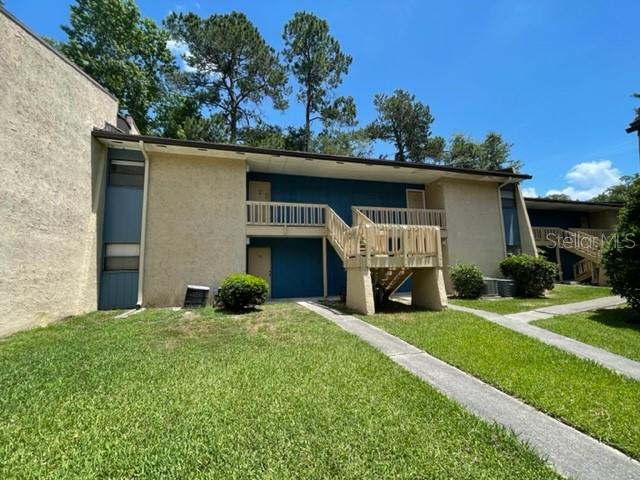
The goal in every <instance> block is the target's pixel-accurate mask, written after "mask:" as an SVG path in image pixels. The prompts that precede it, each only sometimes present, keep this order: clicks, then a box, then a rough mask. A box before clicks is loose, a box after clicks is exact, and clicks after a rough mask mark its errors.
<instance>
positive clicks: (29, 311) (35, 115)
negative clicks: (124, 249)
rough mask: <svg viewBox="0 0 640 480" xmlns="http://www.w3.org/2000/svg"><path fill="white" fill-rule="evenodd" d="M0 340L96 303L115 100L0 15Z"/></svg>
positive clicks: (93, 308)
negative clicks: (103, 137) (100, 134)
mask: <svg viewBox="0 0 640 480" xmlns="http://www.w3.org/2000/svg"><path fill="white" fill-rule="evenodd" d="M0 38H1V39H2V41H1V42H0V125H2V127H1V129H2V134H0V186H1V187H0V335H6V334H9V333H12V332H15V331H18V330H22V329H25V328H29V327H32V326H36V325H42V324H46V323H48V322H50V321H53V320H56V319H59V318H62V317H65V316H68V315H73V314H79V313H83V312H86V311H90V310H95V309H96V306H97V297H98V293H97V284H98V282H97V272H98V268H97V266H98V257H99V255H98V249H97V244H98V239H99V234H100V232H99V225H100V223H101V219H100V215H101V208H102V205H101V203H102V202H101V199H102V196H101V190H102V187H103V184H104V175H102V173H103V170H104V167H105V164H104V159H105V150H104V148H102V146H101V145H99V144H98V143H97V142H96V141H94V140H93V139H92V137H91V130H92V129H93V128H94V127H100V128H102V127H103V126H104V122H105V121H108V122H110V123H115V120H116V115H117V109H118V105H117V101H116V100H115V99H114V98H113V97H111V96H110V95H108V94H107V93H106V92H105V91H103V90H102V89H100V88H99V87H98V86H97V85H96V84H95V83H94V82H92V81H91V80H89V79H88V78H87V77H86V76H84V75H83V74H81V73H80V72H79V71H78V70H77V69H75V68H74V67H72V66H71V65H69V63H67V62H66V61H65V60H63V59H62V58H61V57H59V56H58V55H56V54H55V53H54V52H53V51H51V50H50V49H49V48H48V47H46V46H45V45H43V44H42V43H41V41H40V40H38V39H36V38H35V37H34V36H32V35H31V34H30V33H29V32H28V31H27V30H26V29H25V28H23V27H22V26H20V25H19V24H17V23H16V22H14V21H13V20H12V19H11V18H9V17H8V16H7V15H6V14H5V13H3V12H1V11H0Z"/></svg>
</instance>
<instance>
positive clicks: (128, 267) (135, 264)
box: [104, 243, 140, 272]
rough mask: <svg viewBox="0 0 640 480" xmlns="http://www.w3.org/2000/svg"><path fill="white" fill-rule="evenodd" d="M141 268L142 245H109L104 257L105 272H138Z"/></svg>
mask: <svg viewBox="0 0 640 480" xmlns="http://www.w3.org/2000/svg"><path fill="white" fill-rule="evenodd" d="M139 266H140V245H139V244H137V243H108V244H107V248H106V249H105V255H104V271H105V272H113V271H137V270H138V268H139Z"/></svg>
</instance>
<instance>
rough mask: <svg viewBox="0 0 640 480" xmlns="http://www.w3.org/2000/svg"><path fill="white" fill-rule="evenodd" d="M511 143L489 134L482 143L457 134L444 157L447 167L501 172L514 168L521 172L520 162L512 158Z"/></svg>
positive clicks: (497, 134) (499, 136)
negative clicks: (503, 169) (504, 169)
mask: <svg viewBox="0 0 640 480" xmlns="http://www.w3.org/2000/svg"><path fill="white" fill-rule="evenodd" d="M511 147H512V145H511V144H510V143H506V142H505V141H504V140H503V138H502V135H500V134H499V133H496V132H489V133H487V135H486V136H485V138H484V140H483V141H481V142H476V141H474V140H473V139H471V138H470V137H467V136H465V135H462V134H455V135H453V136H452V137H451V139H450V140H449V145H448V149H447V150H446V151H445V152H444V154H443V156H442V162H443V163H444V164H446V165H451V166H454V167H461V168H474V169H479V170H500V169H502V168H513V169H514V170H519V169H520V167H521V164H520V162H518V161H517V160H513V159H511V158H510V155H511Z"/></svg>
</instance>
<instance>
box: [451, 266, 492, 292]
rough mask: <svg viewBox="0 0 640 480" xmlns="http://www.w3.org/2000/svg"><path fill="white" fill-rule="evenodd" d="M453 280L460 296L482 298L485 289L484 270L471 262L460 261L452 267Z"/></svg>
mask: <svg viewBox="0 0 640 480" xmlns="http://www.w3.org/2000/svg"><path fill="white" fill-rule="evenodd" d="M450 275H451V281H452V282H453V288H455V290H456V293H457V294H458V297H460V298H472V299H473V298H480V295H482V292H483V291H484V280H483V276H482V270H480V267H478V266H477V265H474V264H471V263H459V264H457V265H454V266H453V267H452V268H451V273H450Z"/></svg>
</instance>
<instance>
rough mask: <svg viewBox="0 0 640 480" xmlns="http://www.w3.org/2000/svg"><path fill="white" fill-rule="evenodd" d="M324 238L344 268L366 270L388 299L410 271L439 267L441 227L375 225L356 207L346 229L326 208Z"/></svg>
mask: <svg viewBox="0 0 640 480" xmlns="http://www.w3.org/2000/svg"><path fill="white" fill-rule="evenodd" d="M326 209H327V210H326V225H327V239H328V240H329V243H330V244H331V246H333V248H334V249H335V251H336V252H337V253H338V255H339V256H340V258H341V260H342V262H343V265H344V267H345V268H368V269H369V270H370V271H371V275H372V281H373V284H374V285H378V286H380V287H382V288H383V289H384V292H385V295H386V296H387V297H388V296H389V295H391V294H393V292H395V291H396V290H397V289H398V288H399V287H400V285H402V283H403V282H404V281H405V280H407V279H408V278H409V277H410V276H411V275H412V273H413V268H428V267H441V266H442V246H441V239H440V228H439V227H437V226H432V225H399V224H380V223H374V222H373V221H372V220H371V219H370V218H368V217H367V216H366V215H365V214H364V213H362V212H361V211H360V210H358V209H357V208H354V209H353V223H354V225H353V226H351V227H349V226H348V225H347V224H346V223H345V222H344V221H343V220H342V219H341V218H340V217H339V216H338V214H336V212H335V211H334V210H333V209H331V208H330V207H326Z"/></svg>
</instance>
